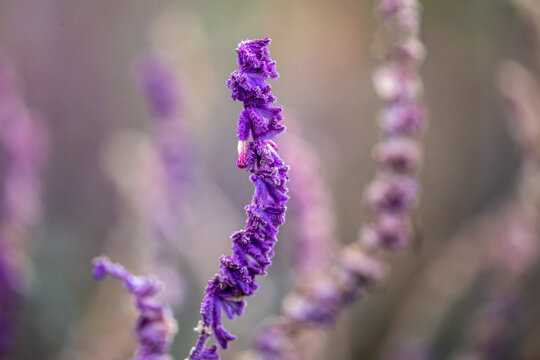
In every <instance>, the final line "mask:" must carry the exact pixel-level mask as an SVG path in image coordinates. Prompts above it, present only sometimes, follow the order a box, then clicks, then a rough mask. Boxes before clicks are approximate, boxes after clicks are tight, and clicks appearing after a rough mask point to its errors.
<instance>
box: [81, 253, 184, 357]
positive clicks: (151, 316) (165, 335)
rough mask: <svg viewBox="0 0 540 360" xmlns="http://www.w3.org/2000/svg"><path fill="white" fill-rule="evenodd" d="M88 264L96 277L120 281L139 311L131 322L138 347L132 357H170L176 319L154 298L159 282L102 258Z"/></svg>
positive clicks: (160, 285) (159, 288)
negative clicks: (91, 265)
mask: <svg viewBox="0 0 540 360" xmlns="http://www.w3.org/2000/svg"><path fill="white" fill-rule="evenodd" d="M92 263H93V276H94V278H95V279H96V280H102V279H104V278H105V277H106V276H107V275H109V276H111V277H113V278H115V279H118V280H121V281H123V282H124V287H125V288H126V290H127V291H128V292H130V293H131V294H132V295H133V296H134V298H135V303H136V305H137V309H138V311H139V317H138V318H137V322H136V324H135V331H136V333H137V340H138V343H139V347H138V348H137V351H136V353H135V355H134V357H133V360H172V357H171V356H170V355H168V351H169V346H170V343H171V341H172V339H173V338H174V335H175V334H176V321H175V319H174V317H173V315H172V312H171V310H170V309H169V307H168V306H164V305H161V304H160V303H159V302H158V301H157V300H156V299H155V298H154V297H155V296H156V295H157V294H158V293H159V292H160V291H161V290H162V289H163V284H162V283H161V282H160V281H159V280H158V279H157V278H155V277H152V276H148V277H143V276H135V275H133V274H131V273H130V272H129V271H127V270H126V269H125V268H124V267H123V266H122V265H120V264H115V263H112V262H111V261H110V260H109V259H108V258H106V257H98V258H95V259H94V260H93V262H92Z"/></svg>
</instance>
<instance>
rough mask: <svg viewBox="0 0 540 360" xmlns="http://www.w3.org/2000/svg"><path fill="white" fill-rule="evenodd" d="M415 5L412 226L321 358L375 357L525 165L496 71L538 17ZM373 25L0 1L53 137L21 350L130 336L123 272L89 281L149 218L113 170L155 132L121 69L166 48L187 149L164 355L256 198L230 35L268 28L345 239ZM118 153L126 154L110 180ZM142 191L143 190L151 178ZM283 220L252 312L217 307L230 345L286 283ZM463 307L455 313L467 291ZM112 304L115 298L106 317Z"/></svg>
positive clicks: (225, 7) (287, 102)
mask: <svg viewBox="0 0 540 360" xmlns="http://www.w3.org/2000/svg"><path fill="white" fill-rule="evenodd" d="M422 3H423V6H424V11H423V15H424V17H423V31H422V39H423V41H424V42H425V45H426V48H427V51H428V57H427V61H426V63H425V65H424V66H423V68H422V75H423V78H424V81H425V88H426V94H425V100H426V103H427V106H428V108H429V120H430V124H429V129H428V134H427V136H426V137H425V147H426V151H425V154H426V158H425V164H424V170H423V173H422V181H423V186H424V190H423V198H422V204H421V209H420V211H419V212H418V214H417V221H418V226H419V228H420V229H421V234H422V236H421V240H419V241H418V244H417V245H416V246H415V247H414V248H413V249H411V250H409V251H406V252H405V253H404V254H401V255H398V256H397V257H394V258H393V259H392V274H391V277H390V279H389V281H388V282H387V283H386V284H385V285H384V287H383V288H382V289H379V290H376V291H375V292H374V293H373V294H371V296H369V297H367V298H366V299H364V300H363V301H362V302H361V303H359V304H357V305H355V306H354V307H352V308H351V309H349V310H348V311H347V312H346V314H344V315H343V316H342V318H341V319H340V321H339V323H338V324H337V327H336V329H335V330H333V331H332V334H331V335H330V340H329V342H328V343H329V346H328V349H329V350H328V352H327V353H325V354H321V358H332V359H336V360H337V359H375V358H379V357H380V356H381V354H382V352H383V348H384V346H385V344H386V340H385V339H387V338H388V336H389V334H390V333H391V330H392V327H393V326H395V323H396V322H397V319H398V318H399V313H400V311H402V310H403V308H404V304H405V303H406V299H407V297H408V296H409V295H410V293H411V292H413V291H415V290H414V289H415V285H416V284H417V283H418V282H419V279H420V278H421V277H422V274H423V273H424V272H425V269H426V266H427V264H428V263H429V262H430V261H432V260H433V259H436V258H437V257H440V256H443V255H444V249H445V247H446V246H447V245H448V242H449V241H451V240H452V235H453V234H455V233H457V232H458V230H459V229H460V228H461V227H463V226H464V225H466V224H469V223H470V222H471V219H472V218H473V217H474V216H475V215H478V214H480V213H482V212H484V211H486V210H487V209H490V208H491V207H492V206H493V204H496V203H497V202H499V201H500V200H501V199H502V198H504V197H505V196H506V195H507V194H508V193H509V191H510V190H511V187H512V184H513V181H514V180H515V177H516V173H517V170H518V167H519V152H518V150H517V147H516V146H515V145H514V144H513V142H512V141H511V137H510V135H509V134H508V132H507V128H506V119H505V116H506V115H505V111H504V106H503V103H502V101H501V98H500V95H499V94H498V91H497V87H496V80H495V75H496V72H497V69H498V66H499V64H500V62H501V61H502V60H504V59H507V58H512V59H516V60H519V61H520V62H521V63H523V64H524V65H527V66H528V67H529V68H530V69H531V70H533V71H536V70H537V68H538V67H537V64H538V59H537V57H536V55H537V50H536V43H535V41H536V39H535V36H534V27H533V26H532V25H531V24H530V23H528V22H526V21H524V19H523V18H522V17H520V16H519V14H518V12H517V11H516V9H515V8H514V7H512V5H511V4H510V3H509V2H507V1H504V0H452V1H445V0H426V1H423V2H422ZM375 28H376V21H375V18H374V17H373V4H372V3H371V1H365V0H356V1H353V0H335V1H321V0H306V1H304V0H301V1H296V0H295V1H290V0H276V1H261V0H250V1H245V0H244V1H241V0H232V1H211V0H198V1H176V0H174V1H173V0H154V1H147V0H115V1H105V0H95V1H83V0H40V1H33V0H0V50H1V51H2V53H3V54H5V55H7V56H9V58H10V59H11V61H12V62H13V64H14V65H15V67H16V70H17V71H18V73H19V76H20V78H21V81H22V83H23V84H24V90H23V92H24V96H25V98H26V101H27V103H28V105H29V106H30V107H31V108H32V109H33V110H35V111H36V112H38V113H39V114H40V117H41V119H42V121H43V122H44V124H45V125H46V126H47V127H48V128H49V132H50V138H51V140H50V151H49V160H48V164H47V167H46V170H45V174H44V184H43V203H44V213H43V216H42V220H41V222H40V223H39V225H38V226H36V228H35V229H34V231H33V235H32V236H31V237H30V239H29V251H30V257H31V260H32V261H31V263H32V271H31V282H30V286H29V289H28V294H27V297H26V300H25V305H24V309H23V318H22V323H21V325H20V343H19V346H18V351H17V355H16V359H21V360H25V359H35V358H36V356H37V355H39V358H40V359H43V360H47V359H76V358H80V359H83V358H84V359H97V358H100V359H110V360H115V359H125V358H127V357H128V356H129V354H130V353H132V351H133V346H134V345H133V344H134V339H133V338H132V337H133V336H134V335H133V334H132V332H131V328H132V322H131V321H132V319H133V314H132V311H133V310H132V309H131V308H130V307H131V306H132V305H131V303H130V302H129V299H127V300H126V299H124V300H122V301H124V303H123V304H124V305H122V306H117V307H115V306H114V305H111V304H113V303H115V302H118V301H120V299H122V298H123V297H124V295H123V294H122V292H121V289H120V284H118V283H113V282H112V281H110V282H109V283H106V284H105V283H96V282H94V281H93V280H92V278H91V265H90V262H91V259H92V258H93V257H94V256H97V255H99V254H101V253H103V252H107V254H108V255H110V256H111V257H112V258H113V259H114V260H119V261H123V262H125V263H126V265H129V267H130V268H132V269H133V270H134V271H136V272H144V271H145V270H147V268H145V265H144V263H142V264H141V263H140V261H138V259H139V258H140V257H141V252H142V251H141V249H144V246H142V245H141V243H143V242H144V241H145V239H144V237H145V232H144V230H141V229H140V228H139V226H138V220H137V219H138V215H137V214H136V211H135V210H134V209H135V208H136V206H135V205H134V204H135V203H136V202H137V199H134V198H133V197H134V193H133V189H132V191H131V192H129V191H128V190H125V188H122V186H119V185H118V184H119V183H120V184H124V185H125V181H124V182H122V180H118V179H117V178H118V177H120V178H122V174H124V176H125V177H127V178H128V179H129V178H130V177H137V176H138V173H137V171H135V170H134V169H136V168H137V166H138V165H141V164H144V162H145V160H144V156H145V155H144V149H142V150H141V149H139V148H137V146H142V145H140V141H139V140H140V139H139V138H140V137H143V138H144V135H145V134H147V133H148V132H149V126H150V125H149V124H150V115H149V113H148V110H147V107H146V103H145V99H144V97H143V94H142V92H141V90H140V89H139V86H138V83H137V81H136V79H135V75H134V64H135V62H136V60H137V59H138V58H139V57H140V56H141V55H142V54H145V53H148V52H157V53H160V54H162V55H163V56H164V57H165V58H167V59H168V60H169V61H170V62H171V63H172V64H173V65H174V69H175V71H176V74H177V76H178V79H179V84H180V96H181V99H182V104H183V105H182V106H183V121H185V123H186V131H187V132H188V136H187V138H188V139H189V141H190V144H191V145H192V147H193V164H190V165H189V166H192V168H193V173H194V174H195V175H194V176H193V181H192V183H191V184H190V185H189V186H190V188H189V189H190V190H189V195H186V202H185V204H184V207H185V209H187V211H186V215H185V216H184V219H183V220H182V221H181V222H180V224H182V225H181V226H183V227H184V229H183V231H181V232H180V233H181V235H182V236H179V238H178V239H177V246H178V248H179V252H180V254H181V255H180V256H179V257H180V258H181V259H182V260H181V261H182V263H181V264H178V270H179V271H180V272H181V273H182V276H183V277H184V280H183V282H184V283H183V284H182V286H181V289H180V290H179V291H182V292H183V294H184V295H183V301H182V302H181V303H180V304H178V305H177V306H176V307H175V313H176V314H177V319H178V322H179V332H178V335H177V337H176V341H175V344H174V347H173V351H172V354H173V355H174V356H175V358H177V359H182V358H184V357H185V355H186V354H187V352H188V351H189V348H190V347H191V346H192V344H193V342H194V339H195V335H194V333H193V332H192V328H193V326H194V325H195V323H196V320H197V314H198V305H199V302H200V299H201V297H202V294H203V288H204V285H205V283H206V279H208V278H209V276H211V275H212V274H213V273H214V272H215V271H216V270H217V266H218V263H217V259H218V257H219V255H221V254H223V253H228V252H229V247H230V244H229V239H228V236H229V235H230V233H232V232H233V231H234V230H235V229H238V228H240V227H241V226H242V225H243V222H244V215H243V206H244V205H245V204H247V203H248V202H249V200H250V196H251V191H252V190H251V184H250V182H249V180H248V178H247V177H246V175H245V173H244V172H243V171H240V170H239V169H237V168H236V167H235V166H234V165H235V161H236V155H237V154H236V136H235V126H236V118H237V116H238V114H239V112H240V108H241V106H240V104H238V103H234V102H232V101H231V99H230V95H229V92H228V90H227V88H226V86H225V81H226V79H227V78H228V75H229V73H230V72H231V71H233V70H234V69H235V67H236V54H235V52H234V48H235V46H236V44H237V43H238V42H239V41H240V40H242V39H245V38H256V37H266V36H268V37H270V38H272V40H273V41H272V45H271V54H272V57H273V58H274V59H275V60H276V61H277V63H278V71H279V72H280V75H281V77H280V79H279V80H278V81H276V82H274V83H273V84H272V86H273V89H274V93H275V94H276V95H277V96H278V103H279V104H281V105H283V106H284V109H285V110H284V115H285V121H284V123H285V125H286V124H287V120H286V119H287V116H291V117H294V119H295V121H296V122H297V123H298V124H299V125H300V126H301V127H302V128H303V131H302V133H303V135H304V136H305V138H306V139H307V140H308V141H309V142H311V143H312V145H313V146H314V148H315V149H316V150H317V152H318V156H319V157H320V160H321V164H322V165H321V167H322V171H323V174H322V176H323V177H324V180H325V181H326V182H327V184H328V189H329V191H330V195H331V198H332V201H333V207H334V208H333V213H334V215H335V218H336V219H337V226H336V234H337V238H338V241H339V242H340V243H342V244H345V243H349V242H351V241H354V240H355V239H356V237H357V229H358V226H359V224H360V222H361V219H362V214H363V204H362V190H363V187H364V186H365V185H366V184H367V183H368V181H369V180H370V179H371V178H372V176H373V173H374V169H373V163H372V160H371V148H372V146H373V145H374V144H375V142H376V141H377V127H376V122H375V119H376V115H377V111H378V108H379V106H380V104H379V101H378V100H377V97H376V95H375V93H374V91H373V88H372V83H371V73H372V71H373V69H374V67H375V66H376V63H377V60H376V59H375V58H374V56H373V54H372V43H373V39H374V32H375V30H376V29H375ZM119 138H120V139H121V140H118V139H119ZM122 139H123V140H122ZM126 139H127V140H126ZM137 139H139V140H137ZM118 141H120V142H122V141H123V142H122V145H118V144H117V142H118ZM115 144H116V145H115ZM111 149H112V150H111ZM119 149H120V150H119ZM115 151H116V153H115V155H111V152H115ZM118 151H120V154H118ZM112 156H114V159H113V160H111V159H110V157H112ZM123 166H125V169H124V167H123ZM141 166H142V165H141ZM293 166H294V164H293ZM111 167H112V168H115V167H116V168H117V169H119V171H117V172H116V173H120V175H118V174H117V175H118V176H117V177H116V178H115V175H114V174H113V175H111V172H112V173H115V171H114V169H113V170H111ZM128 187H129V184H128ZM136 189H138V188H135V192H136V191H137V190H136ZM126 191H127V192H128V193H129V194H128V195H126ZM138 195H139V196H140V197H141V199H144V198H145V196H148V192H145V191H140V193H139V194H138ZM136 197H137V194H135V198H136ZM293 201H294V199H293ZM294 227H295V224H294V217H293V216H291V217H290V220H289V221H288V222H287V223H286V225H285V226H284V228H283V231H282V233H281V236H280V242H279V243H278V245H277V251H276V252H277V255H276V259H275V262H274V266H273V267H271V269H270V273H269V276H268V277H267V278H265V279H264V280H263V281H262V285H261V289H260V290H259V291H258V292H257V294H256V295H255V296H254V297H253V298H252V299H250V301H249V305H248V308H247V311H246V315H245V316H244V317H243V318H241V319H238V320H236V321H234V322H232V323H231V324H230V328H231V330H232V331H233V332H235V333H236V334H237V335H238V336H239V340H238V341H237V342H236V343H235V344H234V345H233V347H232V349H231V350H230V351H228V352H226V353H225V355H224V357H225V358H226V359H233V358H235V354H238V352H239V351H241V350H242V349H245V348H246V347H247V346H249V343H250V339H251V338H252V336H253V333H254V330H255V329H256V327H257V325H258V324H259V323H260V322H261V321H262V320H263V319H264V318H266V317H267V316H269V315H271V314H275V313H276V312H277V311H278V309H279V303H280V300H281V299H282V297H283V294H284V293H285V292H286V291H287V290H288V289H289V288H290V286H291V282H292V279H291V276H290V271H289V269H290V268H291V261H292V259H293V258H294V256H293V255H292V254H291V252H292V249H293V247H292V246H291V245H290V244H288V243H287V242H288V241H289V240H288V238H291V239H292V238H294ZM165 280H166V279H165ZM440 281H445V278H442V279H441V280H440ZM449 285H450V284H449ZM104 289H107V292H104ZM126 307H127V309H126ZM458 310H461V311H462V312H463V313H462V314H461V315H460V316H465V315H466V311H467V307H463V308H460V309H458ZM118 311H124V312H126V314H124V315H123V316H124V317H122V316H116V315H114V314H115V312H116V313H117V312H118ZM89 314H91V315H89ZM458 315H459V314H458ZM531 316H532V314H531ZM458 317H459V316H456V318H458ZM115 321H117V322H119V323H116V324H114V322H115ZM450 328H451V327H450ZM454 329H455V330H454V331H450V330H449V331H446V332H445V333H444V334H443V335H444V336H445V337H446V338H447V339H448V341H442V340H441V341H439V344H440V346H441V348H444V347H445V346H446V347H448V346H449V345H448V344H449V343H450V344H451V343H452V341H451V340H452V339H454V338H456V337H457V336H458V333H460V332H461V330H460V328H459V327H458V326H456V327H454ZM97 339H99V340H97ZM120 339H123V340H120ZM443 340H444V339H443ZM123 341H125V342H126V344H119V343H121V342H123ZM96 344H99V346H97V345H96ZM115 347H117V348H120V349H116V350H115V349H114V348H115ZM96 348H98V349H96ZM94 351H100V353H99V354H100V355H99V356H98V355H95V354H98V353H95V352H94ZM93 352H94V353H93ZM330 354H331V355H330ZM537 355H538V353H537ZM539 356H540V355H539ZM441 358H442V357H441ZM531 359H532V358H531Z"/></svg>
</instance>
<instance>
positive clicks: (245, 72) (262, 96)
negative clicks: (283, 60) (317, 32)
mask: <svg viewBox="0 0 540 360" xmlns="http://www.w3.org/2000/svg"><path fill="white" fill-rule="evenodd" d="M269 44H270V39H261V40H244V41H242V42H241V43H240V44H239V45H238V48H237V50H236V51H237V53H238V65H239V67H240V70H237V71H234V72H233V73H232V74H231V77H230V79H229V80H228V81H227V86H228V87H229V89H230V91H231V95H232V98H233V100H240V101H242V102H243V104H244V111H243V112H242V114H241V115H240V117H239V119H238V138H239V146H238V152H239V157H238V163H237V165H238V167H240V168H245V169H246V170H247V171H248V172H249V173H251V176H250V179H251V181H252V182H253V184H254V185H255V193H254V195H253V199H252V202H251V204H250V205H248V206H246V213H247V221H246V226H245V228H244V229H243V230H240V231H237V232H236V233H234V234H233V235H232V236H231V239H232V241H233V246H232V250H233V255H232V256H222V257H221V259H220V263H221V264H220V267H219V273H218V274H216V275H215V276H214V277H213V278H212V279H211V280H210V281H209V282H208V285H207V286H206V295H205V297H204V299H203V301H202V305H201V316H202V321H201V322H200V323H199V325H198V326H197V327H196V328H195V331H196V332H198V333H199V338H198V340H197V344H196V345H195V347H194V348H193V349H192V351H191V354H190V356H189V359H192V360H201V359H205V360H209V359H217V358H218V355H217V352H216V349H215V348H208V349H205V346H206V342H207V341H208V339H209V338H210V336H211V335H212V334H213V335H214V337H215V339H216V341H217V343H218V344H219V346H220V347H221V348H224V349H225V348H227V347H228V343H229V342H230V341H232V340H234V339H235V336H234V335H233V334H231V333H230V332H228V331H227V330H226V329H225V328H224V327H223V325H222V320H221V318H222V312H224V313H225V315H226V316H227V317H228V318H230V319H233V318H234V317H236V316H240V315H242V313H243V311H244V307H245V306H246V302H245V300H244V299H245V298H246V297H248V296H251V295H253V293H254V292H255V290H257V288H258V287H259V286H258V284H257V283H256V280H255V277H256V276H257V275H263V276H264V275H265V274H266V269H267V268H268V266H269V265H270V264H271V263H272V262H271V258H272V256H273V255H274V250H273V248H274V244H275V243H276V241H277V238H276V236H277V233H278V228H279V226H281V225H282V224H283V223H284V222H285V210H286V206H285V203H286V202H287V200H288V196H287V187H286V186H285V184H286V182H287V181H288V179H289V177H288V170H289V167H288V166H287V165H285V163H284V162H283V160H281V158H280V157H279V154H278V152H277V150H278V148H277V145H276V144H275V143H274V142H273V141H272V139H274V138H275V137H276V136H278V135H279V134H281V133H282V132H283V131H285V127H284V126H283V125H281V124H280V123H279V121H281V120H282V116H281V107H278V106H275V105H274V101H275V99H276V98H275V97H274V95H272V93H271V91H270V90H271V87H270V85H268V84H267V83H266V80H270V79H275V78H277V77H278V73H277V72H276V69H275V66H276V63H275V61H273V60H272V59H271V58H270V56H269V51H268V45H269Z"/></svg>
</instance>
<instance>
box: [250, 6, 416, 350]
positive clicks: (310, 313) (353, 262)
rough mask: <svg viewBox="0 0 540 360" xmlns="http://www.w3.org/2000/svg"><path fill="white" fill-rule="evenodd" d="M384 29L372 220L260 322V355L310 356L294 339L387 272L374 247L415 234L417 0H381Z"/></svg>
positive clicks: (331, 317) (393, 246)
mask: <svg viewBox="0 0 540 360" xmlns="http://www.w3.org/2000/svg"><path fill="white" fill-rule="evenodd" d="M379 5H380V7H379V12H380V20H381V28H386V27H390V28H391V30H392V31H394V32H396V33H397V34H396V35H395V36H394V37H395V38H396V41H395V43H392V44H391V46H390V49H389V51H388V52H387V54H386V57H385V66H384V67H382V68H381V69H379V70H377V71H376V72H375V77H374V81H375V88H376V91H377V93H378V94H379V96H380V97H381V99H382V100H383V102H384V107H383V110H382V113H381V118H380V121H379V124H380V127H381V132H382V140H381V142H380V143H379V144H378V145H377V146H376V147H375V149H374V158H375V161H376V164H377V175H376V177H375V179H374V180H373V182H372V183H371V184H370V185H369V186H368V188H367V190H366V192H365V199H366V203H367V206H368V209H369V211H370V214H371V216H370V219H371V220H370V222H369V223H367V224H366V225H364V226H363V228H362V229H361V231H360V239H359V242H357V243H354V244H352V245H350V246H347V247H345V248H344V249H343V250H342V251H341V253H340V255H339V260H338V263H337V264H336V265H335V266H333V267H331V268H330V269H325V270H323V271H321V272H320V273H319V274H315V275H314V276H313V278H312V279H311V281H308V282H305V283H303V284H300V285H299V286H298V287H297V288H296V289H295V290H294V291H293V292H292V293H291V294H290V295H289V296H288V297H287V298H286V299H285V301H284V303H283V309H282V314H281V316H280V318H278V320H277V321H275V322H273V323H272V324H271V325H270V326H267V327H264V328H263V329H262V330H261V332H260V333H259V334H258V336H257V337H256V340H255V345H254V351H255V353H256V354H257V358H259V359H264V360H278V359H280V360H298V359H305V358H307V356H306V354H305V349H302V348H301V346H300V345H299V342H298V341H297V339H298V338H299V337H300V335H301V334H302V333H303V332H306V331H309V328H310V327H312V326H314V325H315V326H322V327H325V326H328V325H330V324H332V323H333V322H334V321H335V320H336V318H337V315H338V314H339V312H340V311H341V310H342V309H343V307H344V306H345V305H347V304H349V303H350V302H352V301H354V300H356V299H358V298H359V297H360V296H361V295H362V294H363V293H364V292H365V290H366V289H367V288H369V286H370V285H374V284H378V283H380V282H381V281H382V279H383V278H384V275H385V272H386V271H385V270H386V269H385V265H384V263H383V262H382V261H381V259H380V258H379V256H378V252H379V250H399V249H403V248H405V247H407V246H409V245H410V242H411V238H412V236H413V235H414V232H413V227H412V224H411V219H410V218H411V214H412V212H413V211H414V210H415V208H416V206H417V203H418V199H419V188H420V186H419V183H418V180H417V178H416V173H417V171H418V169H419V167H420V164H421V154H422V151H421V147H420V144H419V136H420V135H422V133H423V132H424V128H425V116H424V110H423V109H422V108H421V106H420V104H419V101H418V98H419V95H420V94H421V90H422V85H421V84H422V83H421V80H420V77H419V75H418V67H419V66H420V64H421V62H422V59H423V54H424V51H423V48H422V45H421V43H420V41H419V40H418V30H419V5H418V2H417V1H416V0H393V1H391V0H381V1H380V3H379Z"/></svg>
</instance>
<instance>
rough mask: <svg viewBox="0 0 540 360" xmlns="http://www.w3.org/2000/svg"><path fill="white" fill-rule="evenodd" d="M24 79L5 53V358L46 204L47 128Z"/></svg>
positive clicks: (1, 263) (1, 334)
mask: <svg viewBox="0 0 540 360" xmlns="http://www.w3.org/2000/svg"><path fill="white" fill-rule="evenodd" d="M18 85H19V84H18V81H17V77H16V75H15V73H14V72H13V70H12V68H11V67H10V66H9V65H8V63H7V61H6V60H5V59H3V58H0V143H1V147H2V160H3V161H2V166H3V167H4V168H3V170H4V171H3V174H4V177H3V179H2V191H1V192H2V196H1V198H2V201H1V203H0V294H1V299H0V358H1V357H3V356H4V355H6V354H8V353H9V352H10V351H11V350H12V348H13V345H14V341H15V333H16V322H17V321H16V319H15V317H16V313H17V308H18V306H19V302H20V300H21V299H20V297H21V295H22V294H21V292H22V288H23V287H24V254H23V253H24V250H23V248H24V243H25V241H24V240H25V238H26V237H27V235H28V232H29V230H30V228H31V227H32V226H33V225H34V224H35V223H36V222H37V221H38V219H39V216H40V210H41V201H40V192H41V173H42V170H43V165H44V163H45V160H46V148H47V133H46V131H45V129H44V128H43V127H42V126H41V124H39V123H38V122H37V121H36V118H35V116H34V114H32V113H31V111H30V110H29V109H28V108H27V106H26V104H25V103H24V99H23V97H22V95H21V93H20V91H19V86H18Z"/></svg>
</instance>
